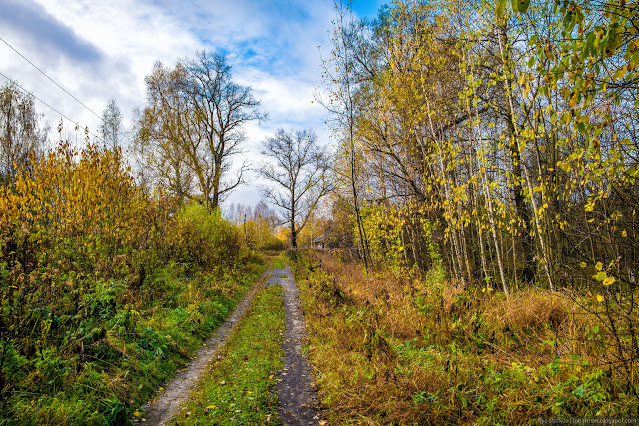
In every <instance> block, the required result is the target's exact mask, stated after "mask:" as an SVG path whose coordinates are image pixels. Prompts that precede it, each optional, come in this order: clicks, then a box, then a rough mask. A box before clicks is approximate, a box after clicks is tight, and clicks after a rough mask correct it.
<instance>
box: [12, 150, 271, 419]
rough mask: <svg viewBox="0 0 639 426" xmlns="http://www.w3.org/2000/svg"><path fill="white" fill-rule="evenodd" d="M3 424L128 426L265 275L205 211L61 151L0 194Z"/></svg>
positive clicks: (120, 171) (114, 160) (104, 161)
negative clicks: (134, 414) (260, 276)
mask: <svg viewBox="0 0 639 426" xmlns="http://www.w3.org/2000/svg"><path fill="white" fill-rule="evenodd" d="M0 234H1V235H0V279H1V281H0V302H1V303H0V333H1V335H2V339H1V340H0V392H1V394H0V424H33V425H36V424H38V425H41V424H55V425H64V424H95V425H99V424H123V423H126V422H127V421H128V419H129V417H130V415H131V414H132V412H133V411H134V410H135V407H137V406H138V405H141V404H142V403H144V402H145V401H146V400H147V399H148V398H150V397H151V396H152V395H153V394H154V393H155V392H156V391H157V390H158V389H159V388H160V387H161V385H162V383H163V382H164V381H165V380H166V379H167V378H169V377H171V376H172V375H173V374H174V372H175V370H176V369H177V368H179V367H181V366H183V365H184V364H185V363H186V362H187V361H188V359H189V356H190V355H191V354H192V353H193V351H194V350H195V349H196V348H198V347H199V346H200V345H201V342H202V341H203V340H204V338H205V337H207V336H208V335H209V334H210V333H211V331H212V330H213V329H214V328H215V327H216V326H217V325H218V324H220V323H221V322H222V320H223V318H224V317H225V316H226V314H227V313H228V312H229V311H230V310H231V309H232V308H233V307H234V305H235V304H236V302H237V300H238V299H239V298H240V297H241V296H242V295H243V294H244V293H245V292H246V290H247V289H248V287H249V286H250V285H251V284H252V283H253V282H255V280H256V279H257V278H258V277H259V274H260V273H261V272H262V270H263V269H264V265H263V262H261V261H260V260H259V259H258V258H256V257H255V256H254V254H253V251H252V250H248V249H247V248H246V247H245V245H243V239H242V234H241V231H240V229H239V228H238V227H235V226H232V225H230V224H229V223H228V222H226V221H225V220H223V219H222V218H221V217H220V215H219V213H217V212H216V211H215V210H209V209H207V208H206V207H205V206H203V205H199V204H197V203H196V204H187V205H183V206H178V205H176V204H174V203H173V201H172V199H171V198H169V197H165V196H164V195H163V194H161V193H158V194H155V195H154V196H151V194H149V193H148V192H147V191H145V190H144V188H143V187H141V186H139V185H137V184H136V183H135V181H134V180H133V178H132V176H131V175H130V173H129V172H128V170H127V168H126V166H125V162H124V160H123V158H122V156H121V154H120V151H119V150H118V149H115V150H108V149H102V148H97V147H95V146H89V147H87V148H86V149H84V150H82V151H76V150H74V149H72V148H70V147H69V146H68V145H65V144H61V145H60V146H59V147H58V148H57V149H56V150H55V151H52V152H50V153H48V154H46V155H44V156H43V157H42V158H41V159H39V160H38V161H33V162H32V163H31V165H30V166H29V167H27V168H23V169H21V170H20V171H17V172H16V173H15V175H14V176H13V179H12V181H11V183H10V184H8V185H6V186H3V187H2V188H0Z"/></svg>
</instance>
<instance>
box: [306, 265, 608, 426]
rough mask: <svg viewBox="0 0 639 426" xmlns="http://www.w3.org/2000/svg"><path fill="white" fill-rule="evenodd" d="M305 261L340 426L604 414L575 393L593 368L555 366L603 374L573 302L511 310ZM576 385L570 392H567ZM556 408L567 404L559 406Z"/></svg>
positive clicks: (490, 300) (521, 303) (559, 299)
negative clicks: (580, 363)
mask: <svg viewBox="0 0 639 426" xmlns="http://www.w3.org/2000/svg"><path fill="white" fill-rule="evenodd" d="M307 256H310V258H307V260H305V261H304V262H303V264H304V265H306V266H307V267H308V268H309V269H308V270H306V272H304V271H305V269H304V268H303V267H300V268H298V272H302V276H300V277H298V278H300V284H301V286H300V287H301V291H302V293H301V295H302V296H301V299H302V303H303V306H304V309H305V314H306V316H307V320H308V322H309V325H308V327H309V334H310V338H311V348H310V356H311V360H312V363H313V365H314V367H315V369H316V379H317V382H318V384H319V389H320V396H321V398H322V400H323V402H324V404H326V405H327V406H328V407H329V409H330V413H331V419H330V420H331V422H330V423H331V424H472V423H476V422H479V423H494V422H497V423H521V422H526V421H528V420H530V419H534V418H537V417H539V416H548V415H558V414H562V413H564V415H565V414H566V413H567V414H571V415H574V414H575V413H581V414H582V415H586V414H589V413H590V414H593V413H594V412H593V411H588V410H593V409H594V408H593V407H595V406H596V404H586V403H585V401H583V400H581V399H579V398H577V397H576V396H575V395H574V394H573V393H572V391H573V390H574V387H576V386H578V385H579V384H580V383H583V381H580V380H581V379H576V378H575V377H577V376H575V374H577V375H582V376H583V375H586V374H588V373H587V372H588V371H591V370H589V367H588V368H586V367H583V369H581V368H582V367H578V368H579V369H580V370H579V369H578V370H574V371H573V370H570V368H572V366H571V365H570V361H567V362H566V364H565V367H562V369H561V371H560V372H558V373H551V372H549V371H550V370H548V368H547V367H546V366H547V365H549V364H550V363H551V362H552V361H553V359H554V357H555V356H556V355H559V356H561V357H562V359H567V360H570V359H571V358H570V356H571V355H572V354H573V353H577V352H576V351H579V353H580V355H585V358H587V359H592V360H593V362H592V363H591V365H595V364H596V362H594V360H595V356H596V351H595V350H593V348H594V347H595V346H593V344H592V342H589V341H585V342H584V338H583V336H584V332H586V331H587V330H588V329H589V328H590V327H591V326H592V323H593V321H594V319H593V317H592V316H589V317H586V316H584V315H582V314H583V313H584V311H583V310H580V308H579V306H577V304H575V303H574V302H573V301H571V300H570V299H568V298H566V297H563V296H561V295H559V294H552V293H549V292H547V291H543V290H538V289H527V290H523V291H521V292H519V293H516V294H514V295H513V297H511V299H510V300H506V298H505V297H504V296H503V294H492V293H482V292H481V290H480V289H472V288H471V289H470V290H463V288H462V287H461V286H454V285H450V284H447V283H445V282H443V281H437V280H435V281H433V279H432V278H428V277H424V278H422V279H417V278H414V277H413V278H411V277H404V276H398V275H395V274H392V273H390V272H385V271H374V272H371V273H369V274H368V275H366V274H365V273H364V270H363V268H362V266H361V265H358V264H355V263H353V262H344V261H342V260H340V259H338V258H336V257H334V256H332V255H330V254H329V253H326V252H319V253H318V252H315V253H312V254H309V255H307ZM548 341H556V343H555V344H554V345H550V344H546V343H544V342H548ZM588 345H589V346H588ZM586 346H588V348H586ZM586 349H587V350H586ZM571 377H572V379H571ZM570 380H575V381H574V383H575V385H574V386H573V387H570V386H566V387H562V386H561V383H562V381H567V383H573V382H571V381H570ZM584 380H585V379H584ZM597 380H603V381H605V380H608V379H607V378H605V377H604V378H599V379H597ZM597 383H599V382H597ZM602 383H603V382H602ZM571 386H572V385H571ZM602 386H603V385H602ZM558 395H560V396H558ZM557 398H564V399H565V400H566V401H568V402H566V403H565V405H561V406H557V405H555V401H556V400H557ZM611 404H612V403H611ZM557 407H560V408H557ZM564 407H569V410H570V411H561V410H564ZM616 409H617V408H614V409H611V410H613V411H611V412H615V411H614V410H616ZM617 412H619V411H617Z"/></svg>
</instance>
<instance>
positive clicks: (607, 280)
mask: <svg viewBox="0 0 639 426" xmlns="http://www.w3.org/2000/svg"><path fill="white" fill-rule="evenodd" d="M614 282H615V277H608V278H606V279H605V280H603V285H610V284H612V283H614Z"/></svg>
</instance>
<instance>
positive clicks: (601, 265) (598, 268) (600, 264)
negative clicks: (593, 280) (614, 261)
mask: <svg viewBox="0 0 639 426" xmlns="http://www.w3.org/2000/svg"><path fill="white" fill-rule="evenodd" d="M601 268H603V263H601V262H597V264H596V265H595V269H596V270H597V271H601Z"/></svg>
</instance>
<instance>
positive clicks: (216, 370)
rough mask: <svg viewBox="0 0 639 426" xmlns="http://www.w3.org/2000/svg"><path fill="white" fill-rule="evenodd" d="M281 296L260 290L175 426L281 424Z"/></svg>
mask: <svg viewBox="0 0 639 426" xmlns="http://www.w3.org/2000/svg"><path fill="white" fill-rule="evenodd" d="M281 292H282V289H281V287H280V286H271V287H266V288H264V289H262V290H261V291H260V293H259V294H258V295H257V296H256V298H255V300H254V301H253V304H252V306H251V309H250V310H249V313H248V315H247V316H246V317H245V318H244V319H243V320H242V321H240V323H239V324H238V329H237V331H236V332H235V333H234V334H233V335H232V336H231V338H230V339H229V341H228V343H227V344H226V346H225V347H224V348H223V349H222V353H221V358H218V361H217V362H215V363H213V364H212V365H211V371H210V374H209V375H207V377H206V379H205V380H203V382H202V383H201V384H200V386H202V387H201V388H200V390H198V391H196V392H195V394H194V396H193V399H192V402H190V403H189V405H188V406H187V408H186V409H185V410H182V412H181V414H180V415H179V416H177V417H176V418H174V419H173V420H172V424H174V425H206V424H248V425H253V424H265V423H269V424H280V421H279V419H277V417H276V414H275V413H276V410H277V406H278V404H277V402H278V401H277V395H276V390H275V386H276V383H277V382H276V379H277V376H276V375H277V371H278V370H279V369H280V368H282V365H283V361H282V356H283V351H282V349H281V342H282V337H281V332H283V331H284V327H285V324H284V308H283V303H282V298H281Z"/></svg>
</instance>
